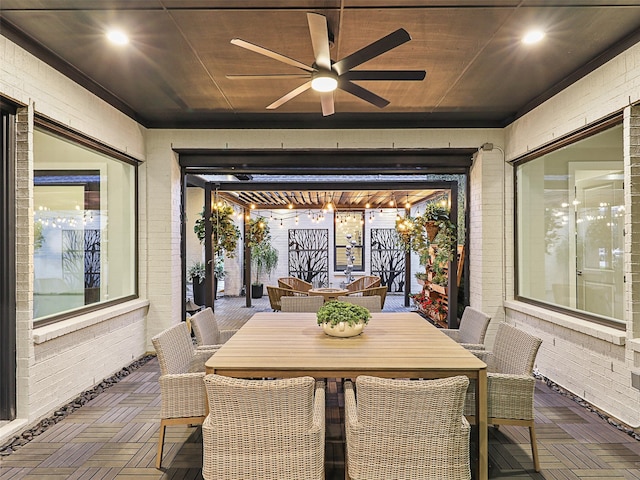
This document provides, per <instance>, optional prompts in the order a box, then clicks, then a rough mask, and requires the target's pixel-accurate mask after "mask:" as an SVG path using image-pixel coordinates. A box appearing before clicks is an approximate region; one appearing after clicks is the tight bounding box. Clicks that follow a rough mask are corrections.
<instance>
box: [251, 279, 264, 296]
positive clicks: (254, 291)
mask: <svg viewBox="0 0 640 480" xmlns="http://www.w3.org/2000/svg"><path fill="white" fill-rule="evenodd" d="M263 294H264V289H263V285H262V284H261V283H260V284H258V285H251V298H262V295H263Z"/></svg>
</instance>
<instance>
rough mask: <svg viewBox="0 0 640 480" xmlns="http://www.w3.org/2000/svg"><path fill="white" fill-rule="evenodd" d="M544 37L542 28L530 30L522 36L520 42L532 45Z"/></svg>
mask: <svg viewBox="0 0 640 480" xmlns="http://www.w3.org/2000/svg"><path fill="white" fill-rule="evenodd" d="M543 38H544V32H543V31H542V30H530V31H528V32H527V33H525V35H524V37H522V43H524V44H526V45H533V44H534V43H538V42H539V41H540V40H542V39H543Z"/></svg>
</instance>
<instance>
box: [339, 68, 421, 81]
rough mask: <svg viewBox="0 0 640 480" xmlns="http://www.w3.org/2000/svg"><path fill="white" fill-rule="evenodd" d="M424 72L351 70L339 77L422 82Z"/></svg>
mask: <svg viewBox="0 0 640 480" xmlns="http://www.w3.org/2000/svg"><path fill="white" fill-rule="evenodd" d="M426 75H427V72H425V71H424V70H351V71H348V72H347V73H345V74H344V75H340V78H343V79H345V80H424V77H425V76H426Z"/></svg>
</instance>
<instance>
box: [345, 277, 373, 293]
mask: <svg viewBox="0 0 640 480" xmlns="http://www.w3.org/2000/svg"><path fill="white" fill-rule="evenodd" d="M380 281H381V278H380V277H377V276H374V275H365V276H364V277H360V278H358V279H356V280H354V281H353V282H351V283H348V284H347V285H346V286H345V287H344V288H346V289H347V290H348V291H349V292H356V291H358V290H365V289H367V288H374V287H379V286H380Z"/></svg>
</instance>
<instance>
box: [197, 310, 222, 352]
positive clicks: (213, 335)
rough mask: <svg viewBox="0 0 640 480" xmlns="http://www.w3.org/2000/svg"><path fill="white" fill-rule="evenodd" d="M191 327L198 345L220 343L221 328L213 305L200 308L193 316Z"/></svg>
mask: <svg viewBox="0 0 640 480" xmlns="http://www.w3.org/2000/svg"><path fill="white" fill-rule="evenodd" d="M191 328H193V334H194V335H195V337H196V343H197V344H198V345H218V344H220V343H222V342H220V329H219V328H218V322H217V321H216V316H215V314H214V313H213V310H212V309H211V307H207V308H205V309H204V310H200V311H199V312H198V313H196V314H194V315H192V316H191Z"/></svg>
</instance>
